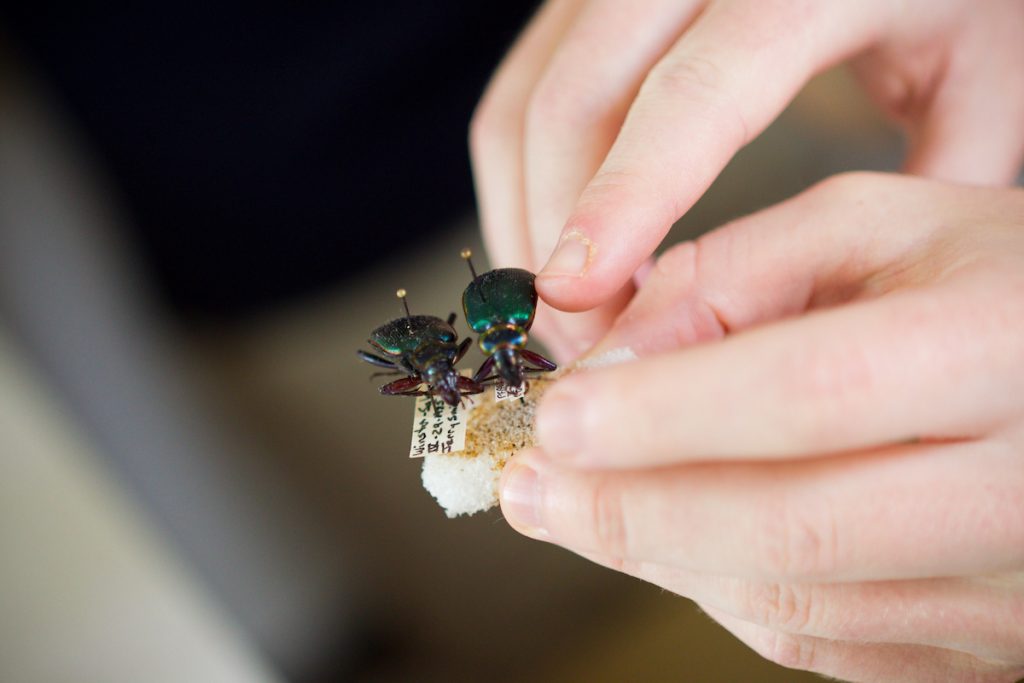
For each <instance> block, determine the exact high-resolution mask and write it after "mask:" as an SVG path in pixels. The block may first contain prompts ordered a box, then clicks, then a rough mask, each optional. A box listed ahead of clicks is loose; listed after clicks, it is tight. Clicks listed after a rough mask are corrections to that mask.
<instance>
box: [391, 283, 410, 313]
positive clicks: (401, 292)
mask: <svg viewBox="0 0 1024 683" xmlns="http://www.w3.org/2000/svg"><path fill="white" fill-rule="evenodd" d="M395 296H397V297H398V298H399V299H401V300H402V306H404V307H405V317H406V318H411V317H412V314H411V313H409V302H408V301H406V300H405V290H404V289H400V290H398V291H397V292H395Z"/></svg>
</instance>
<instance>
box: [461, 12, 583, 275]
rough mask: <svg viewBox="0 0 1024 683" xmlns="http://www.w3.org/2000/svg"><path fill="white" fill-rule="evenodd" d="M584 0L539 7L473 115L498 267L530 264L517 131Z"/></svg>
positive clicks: (481, 196)
mask: <svg viewBox="0 0 1024 683" xmlns="http://www.w3.org/2000/svg"><path fill="white" fill-rule="evenodd" d="M583 2H584V0H553V1H552V2H547V3H545V4H544V5H543V7H542V8H541V10H540V11H539V12H538V13H537V16H536V17H534V19H533V20H532V21H531V22H530V24H529V26H528V27H527V28H526V30H525V31H524V32H523V33H522V35H521V36H520V37H519V39H518V40H517V41H516V44H515V45H514V46H513V47H512V49H511V50H510V51H509V53H508V56H507V57H506V58H505V60H504V61H503V62H502V64H501V66H500V67H499V68H498V71H497V73H496V74H495V76H494V78H493V79H492V80H491V83H490V85H489V86H488V88H487V91H486V92H485V93H484V95H483V98H482V99H481V101H480V104H479V106H478V107H477V110H476V112H475V113H474V115H473V121H472V123H471V125H470V136H469V142H470V145H469V147H470V157H471V160H472V164H473V178H474V183H475V185H476V196H477V203H478V206H479V211H480V221H481V227H482V230H483V236H484V242H485V243H486V245H487V251H488V254H489V255H490V257H491V260H492V262H493V263H494V264H495V265H496V266H499V267H505V266H518V267H523V268H532V265H531V255H530V242H529V235H528V233H527V227H526V201H525V180H524V175H523V135H524V130H523V129H524V125H525V116H526V107H527V103H528V101H529V99H530V93H531V92H532V91H533V89H534V87H535V86H536V83H537V81H538V79H539V78H540V76H541V74H542V73H543V71H544V69H545V67H546V66H547V63H548V61H549V60H550V59H551V55H552V54H553V53H554V51H555V49H556V47H557V45H558V42H559V40H560V39H561V37H562V35H563V34H564V33H565V31H566V30H567V29H568V27H569V26H570V25H571V23H572V21H573V20H574V19H575V17H576V15H577V14H578V12H579V9H580V7H581V6H582V5H583Z"/></svg>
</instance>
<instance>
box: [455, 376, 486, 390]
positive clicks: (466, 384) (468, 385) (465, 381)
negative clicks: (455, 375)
mask: <svg viewBox="0 0 1024 683" xmlns="http://www.w3.org/2000/svg"><path fill="white" fill-rule="evenodd" d="M455 385H456V386H457V387H458V388H459V393H461V394H479V393H482V392H483V390H484V386H483V385H482V384H480V383H479V382H477V381H476V380H472V379H470V378H469V377H462V376H461V375H460V376H459V379H457V380H456V383H455Z"/></svg>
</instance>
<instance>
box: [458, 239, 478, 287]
mask: <svg viewBox="0 0 1024 683" xmlns="http://www.w3.org/2000/svg"><path fill="white" fill-rule="evenodd" d="M459 256H461V257H462V258H463V260H465V261H466V264H467V265H468V266H469V272H470V273H472V274H473V279H474V280H475V279H476V268H474V267H473V262H472V261H471V260H470V259H471V258H472V257H473V251H472V250H471V249H470V248H469V247H465V248H463V250H462V251H460V252H459Z"/></svg>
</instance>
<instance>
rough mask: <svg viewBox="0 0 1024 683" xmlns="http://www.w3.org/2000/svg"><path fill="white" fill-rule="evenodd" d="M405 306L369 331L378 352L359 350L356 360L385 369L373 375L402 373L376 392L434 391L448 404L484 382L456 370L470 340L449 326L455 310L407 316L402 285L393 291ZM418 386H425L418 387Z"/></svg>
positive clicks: (479, 389) (407, 393) (416, 393)
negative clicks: (402, 313) (445, 317)
mask: <svg viewBox="0 0 1024 683" xmlns="http://www.w3.org/2000/svg"><path fill="white" fill-rule="evenodd" d="M398 298H399V299H401V300H402V305H403V306H405V317H404V318H397V319H395V320H392V321H391V322H388V323H385V324H384V325H381V326H380V327H378V328H377V329H375V330H374V331H373V332H371V333H370V338H369V339H368V340H367V341H369V343H370V345H371V346H373V347H374V348H375V349H377V350H378V351H380V352H381V353H382V354H383V356H378V355H376V354H373V353H370V352H368V351H363V350H359V351H357V352H356V353H357V354H358V355H359V357H360V358H361V359H363V360H364V361H366V362H367V363H369V364H370V365H374V366H376V367H379V368H384V369H385V370H386V371H385V372H382V373H378V374H382V375H400V374H403V373H404V374H405V375H406V377H403V378H401V379H396V380H395V381H393V382H388V383H387V384H385V385H384V386H382V387H381V388H380V393H382V394H385V395H388V396H435V395H436V396H440V397H441V399H442V400H443V401H444V402H445V403H447V404H448V405H451V406H457V405H459V403H460V401H461V400H462V397H463V396H465V395H468V394H479V393H480V392H482V391H483V390H484V387H483V386H482V385H481V384H480V383H478V382H477V381H475V380H472V379H470V378H468V377H463V376H461V375H459V373H458V371H456V369H455V365H456V364H457V363H458V362H459V361H460V360H461V359H462V357H463V356H464V355H466V351H467V350H469V346H470V344H471V343H472V339H470V338H469V337H467V338H466V339H464V340H463V341H462V343H461V344H459V343H457V341H458V333H457V332H456V331H455V328H454V327H452V323H454V322H455V314H454V313H452V314H451V315H450V316H448V320H447V321H445V320H441V319H440V318H437V317H434V316H432V315H411V314H410V313H409V305H408V304H407V303H406V301H405V290H404V289H400V290H398ZM421 385H426V387H427V388H426V389H422V388H421Z"/></svg>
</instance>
